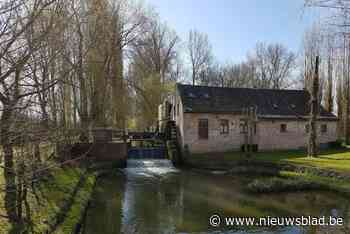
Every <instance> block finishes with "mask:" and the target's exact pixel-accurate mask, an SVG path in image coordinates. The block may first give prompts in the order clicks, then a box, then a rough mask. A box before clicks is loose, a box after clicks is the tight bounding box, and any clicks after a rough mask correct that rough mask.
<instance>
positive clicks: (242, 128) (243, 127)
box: [239, 119, 248, 134]
mask: <svg viewBox="0 0 350 234" xmlns="http://www.w3.org/2000/svg"><path fill="white" fill-rule="evenodd" d="M239 131H240V133H242V134H244V133H247V132H248V126H247V124H246V121H245V120H244V119H241V120H240V121H239Z"/></svg>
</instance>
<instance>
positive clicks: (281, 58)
mask: <svg viewBox="0 0 350 234" xmlns="http://www.w3.org/2000/svg"><path fill="white" fill-rule="evenodd" d="M295 59H296V56H295V55H294V53H293V52H290V51H288V49H287V48H286V47H284V46H283V45H281V44H269V45H266V44H264V43H258V44H257V45H256V48H255V51H254V53H253V55H252V56H251V57H250V60H251V62H252V63H254V64H255V68H256V75H257V79H258V86H259V87H260V88H272V89H282V88H287V87H288V86H289V85H290V83H289V80H288V79H289V78H290V76H291V72H292V71H293V69H294V67H295Z"/></svg>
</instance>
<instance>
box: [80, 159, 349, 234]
mask: <svg viewBox="0 0 350 234" xmlns="http://www.w3.org/2000/svg"><path fill="white" fill-rule="evenodd" d="M252 179H254V177H247V176H245V175H242V176H231V175H223V174H220V173H200V172H198V171H193V170H178V169H175V168H174V167H172V165H171V163H169V162H167V161H166V160H133V161H132V160H129V161H128V168H126V169H124V170H122V171H121V172H119V173H115V174H111V175H108V176H106V177H103V178H102V179H100V180H99V181H98V183H97V186H96V190H95V193H94V197H93V200H92V202H91V205H90V207H89V209H88V212H87V217H86V220H85V225H84V230H83V233H85V234H116V233H125V234H132V233H142V234H143V233H145V234H148V233H149V234H157V233H161V234H163V233H164V234H167V233H169V234H170V233H203V234H205V233H213V234H214V233H215V234H219V233H230V234H231V233H232V234H233V233H235V234H246V233H264V234H277V233H278V234H318V233H320V234H321V233H324V234H326V233H335V234H337V233H343V234H349V233H350V229H349V226H350V225H349V222H350V200H348V199H347V198H345V197H343V196H340V195H337V194H335V193H331V192H324V191H308V192H292V193H290V192H288V193H278V194H251V193H248V192H246V191H245V186H246V184H247V183H248V182H249V181H251V180H252ZM214 214H218V215H220V217H268V216H269V217H300V216H305V217H307V216H312V217H321V216H326V217H327V218H328V217H329V216H336V217H342V218H343V219H344V222H345V225H344V226H304V227H302V226H285V227H281V226H280V227H252V226H230V227H225V225H220V226H219V227H211V226H210V225H209V217H211V216H212V215H214Z"/></svg>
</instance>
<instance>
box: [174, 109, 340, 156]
mask: <svg viewBox="0 0 350 234" xmlns="http://www.w3.org/2000/svg"><path fill="white" fill-rule="evenodd" d="M180 106H182V105H180ZM181 113H183V112H182V111H181V108H180V114H179V117H178V118H177V119H176V120H177V124H178V126H179V128H180V132H181V138H182V139H181V143H182V145H188V147H189V150H190V152H192V153H205V152H224V151H230V150H239V149H240V147H241V145H242V144H244V134H242V133H241V132H240V119H242V118H243V116H239V115H228V114H197V113H184V114H183V115H182V114H181ZM199 119H208V123H209V139H199V136H198V121H199ZM220 119H227V120H229V133H228V134H220ZM281 124H286V125H287V131H286V132H280V125H281ZM306 124H307V122H306V121H296V120H293V121H291V120H286V121H282V120H259V122H258V123H257V131H256V135H255V136H254V144H258V145H259V149H260V150H279V149H298V148H301V147H305V146H306V142H307V133H306V130H305V125H306ZM322 124H327V133H321V131H320V129H321V125H322ZM318 133H319V142H320V143H328V142H331V141H335V140H336V138H337V137H336V122H335V121H320V122H319V123H318Z"/></svg>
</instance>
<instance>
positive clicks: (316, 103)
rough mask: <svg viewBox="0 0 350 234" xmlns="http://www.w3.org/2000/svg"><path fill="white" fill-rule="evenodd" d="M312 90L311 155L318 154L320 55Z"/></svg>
mask: <svg viewBox="0 0 350 234" xmlns="http://www.w3.org/2000/svg"><path fill="white" fill-rule="evenodd" d="M312 80H313V82H312V91H311V93H310V99H311V100H310V123H309V126H310V133H309V144H308V155H309V157H316V156H317V118H318V114H319V101H318V98H319V95H318V91H319V56H316V59H315V71H314V74H313V79H312Z"/></svg>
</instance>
